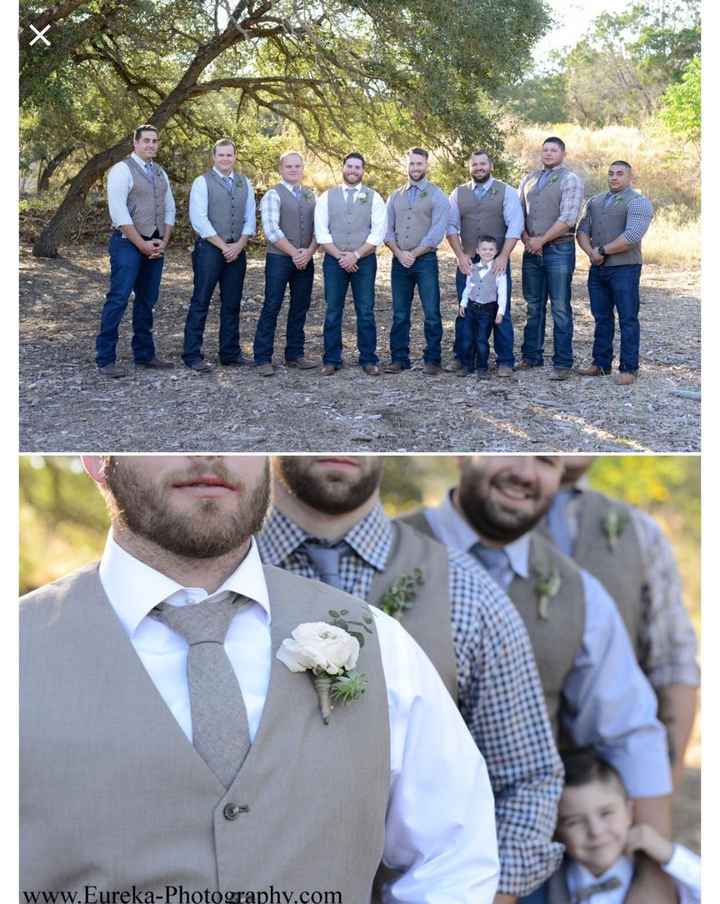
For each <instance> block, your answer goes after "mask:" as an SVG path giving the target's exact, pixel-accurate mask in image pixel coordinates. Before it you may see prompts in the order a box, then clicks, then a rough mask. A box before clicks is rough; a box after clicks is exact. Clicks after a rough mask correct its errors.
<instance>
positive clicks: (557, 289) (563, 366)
mask: <svg viewBox="0 0 720 904" xmlns="http://www.w3.org/2000/svg"><path fill="white" fill-rule="evenodd" d="M542 163H543V166H542V169H540V170H537V171H535V172H534V173H531V174H530V175H529V176H526V177H525V178H524V179H523V180H522V182H521V183H520V189H519V191H520V201H521V203H522V207H523V213H524V215H525V229H524V230H523V234H522V240H523V242H524V244H525V252H524V254H523V260H522V283H523V296H524V298H525V301H526V302H527V308H528V310H527V323H526V325H525V337H524V340H523V345H522V362H521V363H520V368H522V369H527V368H530V367H542V365H543V363H544V359H543V355H544V350H545V316H546V313H547V302H548V298H549V299H550V309H551V311H552V318H553V372H552V374H551V375H550V379H551V380H567V379H568V378H569V377H570V373H571V368H572V365H573V351H572V338H573V314H572V307H571V305H570V299H571V297H572V277H573V272H574V270H575V224H576V223H577V219H578V215H579V214H580V207H581V205H582V200H583V190H584V189H583V183H582V180H581V179H580V178H579V177H578V176H577V175H576V174H575V173H572V172H570V170H569V169H568V168H567V167H566V166H565V142H564V141H563V140H562V139H561V138H557V137H556V136H554V135H553V136H551V137H550V138H546V139H545V141H544V143H543V146H542Z"/></svg>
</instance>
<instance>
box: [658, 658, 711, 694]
mask: <svg viewBox="0 0 720 904" xmlns="http://www.w3.org/2000/svg"><path fill="white" fill-rule="evenodd" d="M647 678H648V681H649V682H650V684H652V686H653V687H654V688H656V689H658V690H659V689H660V688H663V687H670V685H671V684H686V685H688V686H689V687H700V669H699V668H698V666H697V665H696V664H695V663H694V662H688V663H679V664H675V665H666V666H660V667H659V668H655V669H649V670H648V673H647Z"/></svg>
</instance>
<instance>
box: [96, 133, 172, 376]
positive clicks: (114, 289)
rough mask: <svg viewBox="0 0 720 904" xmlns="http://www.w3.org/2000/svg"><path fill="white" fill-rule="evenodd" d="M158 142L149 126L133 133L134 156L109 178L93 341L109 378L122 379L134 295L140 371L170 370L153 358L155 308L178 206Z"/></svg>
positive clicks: (135, 352) (135, 345)
mask: <svg viewBox="0 0 720 904" xmlns="http://www.w3.org/2000/svg"><path fill="white" fill-rule="evenodd" d="M158 147H159V138H158V130H157V129H156V128H155V126H152V125H150V124H149V123H146V124H145V125H142V126H138V128H137V129H135V132H134V133H133V153H132V154H131V155H130V156H129V157H126V158H125V160H121V161H120V162H119V163H116V164H115V166H113V167H112V169H111V170H110V172H109V173H108V179H107V199H108V208H109V210H110V219H111V220H112V225H113V232H112V236H111V238H110V247H109V251H110V290H109V291H108V293H107V296H106V300H105V304H104V305H103V309H102V314H101V318H100V332H99V333H98V336H97V339H96V341H95V351H96V356H95V361H96V363H97V366H98V370H99V371H100V373H101V374H102V375H103V376H105V377H124V376H126V373H127V371H125V370H123V368H121V367H118V366H117V364H116V363H115V357H116V348H117V340H118V327H119V326H120V321H121V320H122V318H123V314H124V313H125V308H126V307H127V303H128V300H129V298H130V294H131V293H134V294H135V300H134V302H133V318H132V325H133V339H132V351H133V358H134V360H135V364H136V365H138V366H139V367H152V368H166V367H172V364H171V363H170V362H169V361H163V360H162V359H160V358H158V357H157V355H156V354H155V343H154V342H153V335H152V328H153V307H154V306H155V303H156V302H157V299H158V293H159V291H160V278H161V276H162V270H163V261H164V256H163V255H164V253H165V249H166V248H167V245H168V242H169V241H170V235H171V233H172V228H173V225H174V223H175V200H174V198H173V195H172V189H171V188H170V180H169V179H168V177H167V173H166V172H165V170H164V169H163V168H162V167H161V166H160V165H159V164H157V163H155V162H154V160H155V156H156V154H157V152H158Z"/></svg>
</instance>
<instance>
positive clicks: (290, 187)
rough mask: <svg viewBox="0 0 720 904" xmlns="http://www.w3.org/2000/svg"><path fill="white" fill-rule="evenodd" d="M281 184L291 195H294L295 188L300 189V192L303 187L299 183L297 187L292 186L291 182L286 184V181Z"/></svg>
mask: <svg viewBox="0 0 720 904" xmlns="http://www.w3.org/2000/svg"><path fill="white" fill-rule="evenodd" d="M280 184H281V185H284V186H285V188H286V189H287V190H288V191H289V192H290V194H292V193H293V190H294V189H295V188H299V189H300V190H302V185H301V184H300V183H299V182H298V183H296V185H292V184H291V183H290V182H286V181H285V180H284V179H283V180H282V182H281V183H280Z"/></svg>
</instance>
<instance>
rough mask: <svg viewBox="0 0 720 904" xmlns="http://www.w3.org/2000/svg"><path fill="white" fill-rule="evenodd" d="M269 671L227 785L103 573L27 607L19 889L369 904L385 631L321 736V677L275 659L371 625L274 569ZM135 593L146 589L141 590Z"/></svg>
mask: <svg viewBox="0 0 720 904" xmlns="http://www.w3.org/2000/svg"><path fill="white" fill-rule="evenodd" d="M265 577H266V581H267V586H268V591H269V598H270V600H271V605H272V623H271V637H272V669H271V673H270V684H269V688H268V695H267V700H266V702H265V707H264V709H263V713H262V718H261V721H260V726H259V729H258V733H257V736H256V738H255V740H254V742H253V744H252V747H251V748H250V752H249V754H248V756H247V758H246V760H245V762H244V763H243V765H242V767H241V768H240V770H239V772H238V774H237V777H236V778H235V780H234V782H233V784H232V785H231V787H230V788H229V790H226V789H225V787H224V786H223V785H222V784H221V783H220V782H219V781H218V779H217V778H216V777H215V775H214V773H213V772H212V771H211V770H210V769H209V767H208V766H207V765H206V764H205V761H204V760H203V759H202V758H201V757H200V756H199V755H198V754H197V752H196V751H195V749H194V748H193V746H192V744H191V743H190V742H189V741H188V739H187V738H186V737H185V735H184V733H183V732H182V730H181V729H180V727H179V725H178V724H177V721H176V720H175V717H174V716H173V715H172V713H171V711H170V709H169V708H168V707H167V705H166V704H165V702H164V701H163V699H162V697H161V696H160V694H159V693H158V691H157V689H156V687H155V685H154V683H153V681H152V679H151V678H150V676H149V674H148V673H147V671H146V670H145V668H144V667H143V665H142V662H141V661H140V659H139V657H138V655H137V654H136V652H135V650H134V649H133V647H132V644H131V643H130V640H129V639H128V636H127V634H126V632H125V629H124V628H123V626H122V625H121V623H120V621H119V619H118V618H117V616H116V614H115V612H114V610H113V609H112V607H111V605H110V603H109V601H108V599H107V597H106V596H105V593H104V590H103V587H102V584H101V582H100V580H99V577H98V570H97V566H96V565H93V566H90V567H87V568H84V569H82V570H80V571H78V572H75V573H74V574H72V575H70V576H69V577H67V578H64V579H63V580H61V581H58V582H57V583H55V584H51V585H49V586H47V587H44V588H41V589H40V590H38V591H35V592H34V593H32V594H30V595H29V596H27V597H25V598H24V600H23V601H22V603H21V607H20V626H21V649H20V669H21V700H20V739H21V752H20V763H21V776H20V803H21V839H20V849H21V860H22V862H21V873H20V887H21V889H25V890H38V889H42V890H47V891H57V890H78V891H80V892H81V890H82V889H83V887H84V886H86V885H91V886H92V885H94V886H97V888H98V889H100V890H107V891H121V890H126V889H131V888H133V887H135V888H138V889H143V890H150V891H154V892H155V893H156V894H164V889H165V887H166V886H168V885H170V886H182V887H183V889H184V891H185V892H187V893H191V892H206V891H207V890H215V891H220V892H226V893H227V892H230V891H239V890H244V889H266V888H267V887H268V886H269V885H270V883H272V885H273V886H274V887H275V889H284V890H286V891H288V892H291V891H295V892H296V893H297V892H298V891H299V890H301V889H307V890H313V889H334V890H337V891H338V892H340V893H341V894H342V899H343V901H348V902H363V901H364V902H367V901H369V900H370V895H371V887H372V882H373V877H374V876H375V873H376V871H377V868H378V865H379V863H380V861H381V858H382V853H383V847H384V829H385V813H386V810H387V805H388V794H389V780H390V766H389V750H390V738H389V725H388V703H387V689H386V686H385V678H384V673H383V668H382V662H381V658H380V647H379V644H378V641H377V634H376V633H373V634H368V635H367V636H366V641H365V644H364V646H363V647H362V649H361V651H360V658H359V660H358V669H359V670H360V671H362V672H365V673H366V674H367V676H368V687H367V691H366V692H365V694H364V695H363V696H362V697H361V698H360V699H358V700H356V701H354V702H352V703H350V704H348V705H344V706H343V705H338V706H336V707H335V708H334V709H333V712H332V715H331V717H330V722H329V724H328V725H325V724H324V723H323V721H322V718H321V716H320V712H319V709H318V699H317V694H316V691H315V688H314V686H313V683H312V680H311V678H310V677H309V675H308V674H306V673H293V672H291V671H290V670H289V669H288V668H287V667H286V666H285V665H283V663H281V662H280V661H279V660H277V659H276V652H277V650H278V648H279V646H280V644H281V643H282V641H283V640H284V639H285V638H287V637H289V636H290V632H291V631H292V630H293V629H294V628H295V627H297V625H298V624H299V623H301V622H314V621H321V620H327V618H328V611H329V610H330V609H336V608H338V609H339V608H344V609H347V610H349V615H348V617H349V618H351V617H352V618H354V619H361V618H362V616H363V615H366V614H367V612H368V609H367V606H366V604H365V603H363V602H362V601H360V600H357V599H355V598H354V597H351V596H348V595H347V594H344V593H341V592H340V591H338V590H335V589H334V588H330V587H326V586H323V585H320V584H318V582H317V581H308V580H306V579H304V578H300V577H297V576H295V575H291V574H289V573H287V572H285V571H282V570H280V569H277V568H272V567H270V566H266V567H265ZM138 592H142V588H138Z"/></svg>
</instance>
